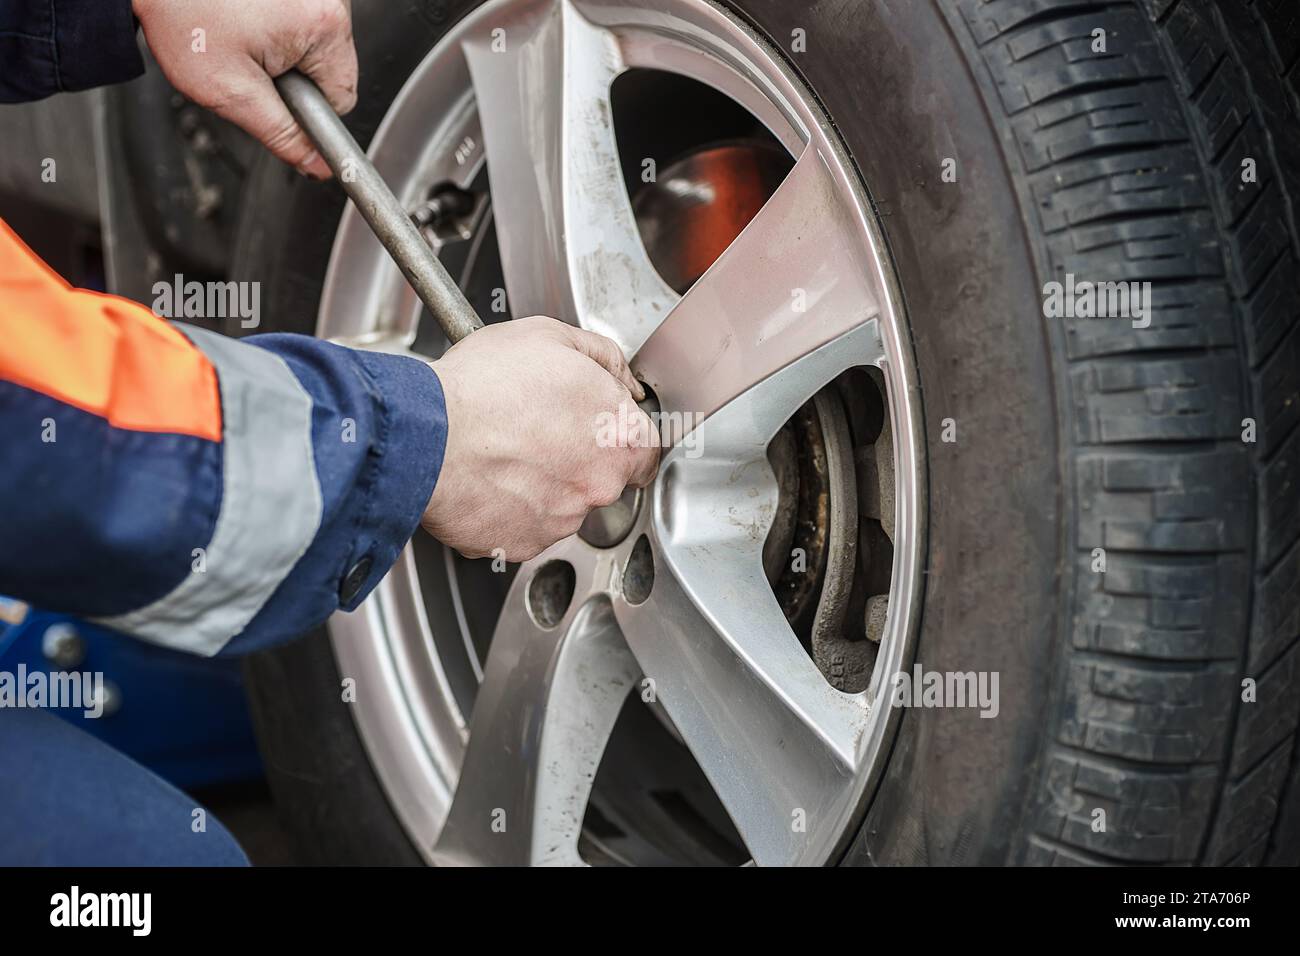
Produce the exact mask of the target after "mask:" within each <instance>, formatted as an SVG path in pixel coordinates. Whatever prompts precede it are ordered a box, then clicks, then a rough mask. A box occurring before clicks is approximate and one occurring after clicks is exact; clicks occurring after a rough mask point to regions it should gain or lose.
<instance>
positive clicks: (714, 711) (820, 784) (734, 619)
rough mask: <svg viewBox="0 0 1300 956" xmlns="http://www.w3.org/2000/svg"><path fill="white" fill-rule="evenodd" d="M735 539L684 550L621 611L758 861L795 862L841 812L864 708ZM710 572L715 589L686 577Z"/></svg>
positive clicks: (649, 673)
mask: <svg viewBox="0 0 1300 956" xmlns="http://www.w3.org/2000/svg"><path fill="white" fill-rule="evenodd" d="M737 544H738V542H737V540H736V538H733V539H732V540H730V541H728V542H726V543H723V542H720V541H717V540H713V541H710V542H709V544H708V550H707V552H706V551H704V550H699V551H692V550H691V549H689V548H688V549H684V550H682V551H679V552H677V553H676V554H674V555H673V556H672V557H670V558H667V560H666V562H665V563H666V564H667V565H668V566H667V567H663V568H661V569H659V570H658V571H657V572H656V580H655V585H654V592H653V593H652V595H651V597H650V598H649V599H648V600H647V601H646V603H644V604H642V605H640V606H637V607H632V606H630V605H620V604H616V605H615V607H616V613H617V614H618V619H619V623H620V624H621V625H622V627H623V631H624V633H626V634H627V635H628V643H629V645H630V646H631V647H632V650H633V653H634V654H635V655H636V658H637V661H638V663H639V664H640V665H641V668H642V670H643V671H644V673H645V676H646V677H647V678H649V679H650V680H652V681H653V682H654V684H653V686H654V688H655V693H656V694H657V696H658V698H659V700H660V701H662V703H663V706H664V709H665V710H666V711H667V712H668V714H669V716H670V717H671V718H672V720H673V722H674V724H675V725H676V727H677V729H678V731H679V733H680V734H681V736H682V738H683V740H685V742H686V744H687V746H688V747H689V748H690V750H691V752H692V753H693V754H694V756H695V758H696V760H697V762H698V763H699V764H700V767H701V768H702V769H703V770H704V772H705V774H706V775H707V776H708V778H709V780H710V781H711V782H712V784H713V786H714V789H715V790H716V791H717V793H718V796H719V797H720V798H721V800H722V802H723V804H724V806H726V808H727V811H728V813H729V814H730V815H731V818H732V820H733V821H734V823H735V824H736V828H737V829H738V830H739V832H740V834H741V836H742V837H743V839H744V841H745V845H746V846H747V847H748V848H749V851H750V853H751V854H752V855H753V857H754V859H755V860H756V861H757V862H758V863H760V864H778V863H790V862H792V861H797V860H800V859H804V858H808V857H810V856H813V855H815V854H816V853H817V852H818V850H819V849H820V848H821V844H822V842H824V841H825V840H826V839H827V834H826V833H825V831H823V830H821V829H819V826H818V825H819V823H821V822H822V821H826V820H829V819H831V817H832V815H833V814H832V810H833V807H834V805H835V802H836V799H837V798H838V796H839V795H840V793H841V791H842V789H843V787H844V785H845V784H846V783H847V782H848V781H849V780H850V779H851V778H852V771H853V769H854V766H855V759H854V743H855V740H856V733H857V728H858V727H859V725H860V723H861V721H862V720H863V719H864V718H865V705H863V704H862V703H860V702H859V701H856V700H853V699H850V698H847V697H845V696H844V695H841V694H839V693H837V692H836V691H835V690H833V689H832V688H831V686H830V685H829V684H828V683H827V682H826V680H825V678H823V677H822V675H821V674H820V673H819V672H818V670H817V668H816V667H815V666H814V665H813V663H812V661H811V659H810V658H809V657H808V655H807V654H806V653H805V652H804V650H803V649H802V648H801V647H800V646H799V644H798V641H797V640H796V639H795V636H794V634H793V633H792V632H791V630H790V627H789V625H788V624H787V623H786V621H785V618H784V616H783V615H782V613H781V610H780V608H779V607H778V606H777V604H776V599H775V597H774V596H773V594H772V589H771V587H770V586H769V585H768V583H767V580H766V579H765V578H764V577H763V576H762V573H761V569H759V565H758V561H759V560H760V558H759V556H758V555H757V554H755V553H753V550H752V549H749V548H741V547H737ZM728 551H731V552H733V553H732V554H729V555H725V557H724V554H725V552H728ZM741 557H744V558H746V559H751V560H747V561H746V562H745V563H744V564H743V565H742V566H741V567H743V570H742V569H741V567H736V566H733V564H732V562H733V561H735V560H736V559H738V558H741ZM720 561H726V564H727V566H726V567H725V568H724V567H720V566H719V562H720ZM751 566H752V568H753V570H749V569H750V567H751ZM702 573H703V574H710V573H711V574H712V575H713V577H712V580H711V581H710V583H709V584H708V585H707V586H708V587H709V588H710V589H711V590H710V592H708V593H700V592H692V591H691V590H690V589H688V587H687V586H686V585H685V584H683V582H684V581H704V580H706V578H704V577H701V576H700V575H701V574H702Z"/></svg>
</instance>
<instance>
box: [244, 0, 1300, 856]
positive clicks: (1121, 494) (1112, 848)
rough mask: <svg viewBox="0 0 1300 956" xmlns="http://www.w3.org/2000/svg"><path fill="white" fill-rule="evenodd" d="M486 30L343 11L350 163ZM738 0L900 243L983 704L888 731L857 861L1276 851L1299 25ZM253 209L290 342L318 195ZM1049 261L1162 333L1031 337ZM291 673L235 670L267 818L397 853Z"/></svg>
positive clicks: (1295, 392) (346, 849)
mask: <svg viewBox="0 0 1300 956" xmlns="http://www.w3.org/2000/svg"><path fill="white" fill-rule="evenodd" d="M475 5H476V4H475V3H472V2H449V3H425V4H403V5H391V4H382V3H380V2H369V3H368V2H358V3H357V4H356V15H357V21H358V28H357V33H358V39H359V43H360V47H361V62H362V76H363V80H364V90H363V94H362V96H361V103H362V106H361V108H360V110H359V112H358V114H357V115H356V116H354V117H352V118H351V119H350V124H351V125H352V126H353V128H354V130H356V131H357V132H358V133H359V134H360V135H361V136H362V138H363V139H364V138H366V137H368V136H369V134H370V133H371V132H372V131H373V129H374V127H375V125H376V124H377V122H378V120H379V118H380V116H381V115H382V114H383V112H384V110H385V109H386V107H387V105H388V103H389V101H390V100H391V98H392V97H393V95H394V94H395V93H396V90H397V89H398V87H399V86H400V84H401V82H402V81H403V79H404V78H405V76H406V75H407V73H408V72H409V70H410V69H411V68H412V67H413V66H414V64H415V62H417V61H418V59H419V57H420V56H422V55H423V53H424V52H425V51H427V49H429V47H430V46H431V45H432V43H433V42H434V41H435V40H436V38H437V36H438V35H439V34H440V33H441V32H442V31H443V30H444V29H445V28H446V27H447V26H448V25H449V24H450V23H451V22H452V21H453V20H454V19H456V18H458V17H459V16H461V15H462V14H464V13H465V12H467V11H468V9H470V8H472V7H473V6H475ZM728 6H730V7H731V8H732V9H734V10H735V11H736V12H737V13H738V14H740V15H741V16H743V17H745V18H747V19H748V20H749V21H750V22H751V24H752V25H753V26H754V27H755V28H756V30H757V31H758V32H759V33H761V34H764V35H766V36H767V37H768V38H769V39H770V40H771V42H772V43H773V44H774V45H775V46H777V47H779V48H781V49H784V50H786V51H787V56H788V59H789V61H790V62H791V64H792V65H793V66H794V68H795V69H796V70H797V71H799V72H800V73H801V75H802V76H803V77H804V79H805V80H806V82H807V83H808V85H809V86H810V87H811V88H812V89H813V90H814V91H815V92H816V94H817V95H818V96H819V97H820V98H821V100H822V101H823V102H824V103H825V105H826V107H827V111H828V112H829V114H830V115H831V116H832V117H833V119H834V121H835V124H836V126H837V128H838V130H839V132H840V134H841V135H842V137H843V139H844V141H845V143H846V145H847V147H848V149H849V151H850V153H851V155H852V156H853V158H854V160H855V161H856V163H857V164H858V167H859V169H860V171H861V173H862V178H863V181H864V182H865V183H866V185H867V187H868V190H869V192H870V194H871V196H872V199H873V202H874V203H875V206H876V208H877V210H878V212H879V214H880V221H881V223H882V226H883V229H884V232H885V235H886V237H887V239H888V242H889V247H890V252H891V255H892V259H893V265H894V267H895V269H896V272H897V275H898V278H899V281H900V284H901V288H902V293H903V298H904V302H905V306H906V310H907V314H908V319H909V322H910V324H911V328H912V335H913V341H914V345H915V352H916V363H917V369H918V373H919V378H920V382H921V386H922V391H923V402H924V414H925V424H926V429H927V448H928V458H929V463H928V469H929V510H928V522H929V539H928V555H927V562H926V567H927V574H926V592H925V598H924V605H923V614H922V620H921V633H920V638H919V642H918V649H917V660H918V661H919V662H920V663H921V664H922V665H923V666H924V667H925V669H927V670H937V671H961V672H965V671H972V670H974V671H996V672H998V674H999V680H1000V713H999V716H998V717H997V718H996V719H992V720H984V719H981V718H980V717H979V716H978V714H977V713H976V712H975V711H974V710H958V709H925V710H923V709H910V710H907V711H905V713H904V714H903V717H902V720H901V721H900V726H899V731H898V735H897V738H896V740H895V742H894V745H893V749H892V752H891V754H890V757H889V763H888V766H887V769H886V772H885V775H884V777H883V779H882V781H881V783H880V785H879V787H878V789H877V791H876V792H875V793H874V794H873V795H872V797H871V800H870V803H869V806H868V809H867V812H866V816H865V819H864V822H863V825H862V828H861V830H860V832H859V833H858V834H857V835H856V837H855V838H854V839H853V840H852V841H851V845H849V847H848V849H847V852H846V854H845V860H846V862H848V863H855V864H860V863H867V862H874V863H978V864H1002V863H1101V864H1105V863H1148V864H1150V863H1202V864H1229V863H1277V864H1284V863H1290V864H1295V863H1296V862H1300V786H1298V781H1297V772H1298V770H1297V767H1298V765H1300V761H1297V760H1296V740H1297V735H1296V726H1297V720H1298V719H1300V687H1297V682H1298V681H1300V652H1297V650H1296V647H1297V636H1298V635H1300V548H1298V547H1297V540H1298V538H1300V493H1298V492H1297V474H1298V473H1300V432H1298V431H1297V429H1296V423H1297V419H1298V418H1300V322H1298V321H1297V318H1298V317H1300V286H1298V285H1297V282H1298V279H1297V268H1296V265H1297V258H1300V232H1298V231H1297V221H1298V216H1297V213H1298V212H1300V210H1297V203H1296V196H1297V194H1298V193H1300V178H1298V177H1300V116H1298V115H1297V104H1300V70H1297V69H1294V67H1295V64H1296V62H1297V58H1298V57H1300V17H1297V11H1296V7H1295V5H1294V4H1292V3H1290V2H1288V0H1254V2H1247V0H1219V2H1216V0H1134V2H1132V3H1123V2H1111V3H1099V2H1087V0H925V2H919V0H918V2H915V3H906V4H886V3H879V2H872V0H856V2H847V3H838V4H817V5H813V6H811V7H806V6H804V5H797V4H790V3H788V2H787V0H734V2H729V3H728ZM381 8H382V16H380V15H379V13H380V11H381ZM1097 29H1100V30H1102V31H1103V32H1104V37H1105V42H1106V52H1105V53H1104V54H1097V53H1093V52H1092V49H1091V42H1092V40H1093V31H1094V30H1097ZM797 30H798V31H804V35H805V36H806V51H801V52H795V51H794V50H793V49H792V43H791V38H792V37H793V36H794V35H795V31H797ZM945 159H954V160H956V170H957V181H956V182H955V183H950V182H944V181H942V178H941V170H942V169H943V162H944V160H945ZM1245 159H1252V160H1254V162H1255V169H1256V181H1255V182H1253V183H1246V182H1243V181H1242V175H1241V173H1242V169H1243V166H1242V162H1243V160H1245ZM247 205H248V209H249V214H248V216H247V218H246V223H245V227H244V229H243V239H242V242H241V245H240V253H239V254H240V261H241V263H242V264H243V267H242V268H243V272H244V274H243V275H242V276H240V277H242V278H260V279H261V280H262V281H263V283H264V287H265V292H264V295H265V296H266V298H265V301H266V303H267V305H266V308H265V309H264V311H265V313H266V314H267V315H271V316H275V317H277V323H278V325H279V327H280V328H285V329H290V330H294V331H310V330H311V327H312V325H313V323H314V317H315V311H316V301H317V297H318V293H319V288H320V284H321V280H322V278H323V273H324V269H325V263H326V260H327V258H328V253H329V247H330V245H331V242H332V238H333V227H334V224H335V223H336V222H337V218H338V213H339V209H340V203H339V200H338V198H337V196H336V195H335V194H333V193H331V192H330V191H329V190H327V189H321V188H320V187H316V186H312V185H310V184H307V183H304V182H301V181H298V180H297V178H296V177H295V176H294V175H293V174H292V173H287V172H283V171H281V170H279V169H277V168H275V167H274V166H273V165H271V164H266V165H264V166H263V167H262V168H261V169H260V170H259V172H258V173H257V174H256V175H255V177H254V180H253V182H252V184H251V185H250V188H249V195H248V200H247ZM1066 273H1074V274H1076V275H1077V276H1079V278H1080V279H1090V280H1094V281H1105V280H1124V281H1138V282H1141V281H1150V282H1151V283H1152V284H1153V289H1154V303H1155V308H1154V310H1153V313H1152V321H1151V325H1150V327H1149V328H1146V329H1142V330H1137V329H1133V328H1132V327H1131V325H1129V324H1128V323H1126V322H1123V321H1119V320H1095V319H1045V318H1044V313H1043V308H1042V301H1043V296H1044V286H1045V284H1046V283H1047V282H1049V281H1052V280H1054V279H1061V278H1062V277H1063V275H1064V274H1066ZM1246 419H1251V420H1253V421H1254V422H1255V440H1254V441H1253V442H1247V441H1244V440H1243V421H1244V420H1246ZM948 420H951V425H952V426H953V427H954V428H955V437H956V440H955V441H945V440H943V439H944V437H945V431H949V429H946V428H945V425H947V424H949V422H948ZM1097 548H1102V549H1104V552H1105V561H1106V570H1105V572H1104V573H1097V572H1094V571H1093V570H1092V568H1093V553H1094V549H1097ZM295 662H298V663H295ZM303 667H306V668H308V669H309V670H310V671H311V673H313V674H315V673H317V672H325V671H328V672H330V674H331V675H332V677H333V678H335V679H336V678H337V670H336V669H333V661H332V656H331V653H330V649H329V646H328V644H327V643H325V642H324V640H323V639H321V638H320V637H314V638H311V639H310V640H309V641H308V642H306V643H303V644H300V645H297V646H295V647H292V648H289V649H287V650H284V651H280V652H276V653H273V654H268V655H264V656H262V657H261V658H260V659H257V660H253V661H251V662H250V664H249V676H250V683H251V684H252V686H253V688H254V700H255V705H256V706H255V713H256V719H257V723H258V725H259V729H260V733H261V739H262V743H263V747H264V749H265V753H266V757H267V763H268V767H269V769H270V774H271V782H272V786H273V788H274V789H275V791H276V793H277V795H278V797H280V798H281V799H282V800H283V802H284V805H285V807H286V810H287V813H286V819H287V821H288V822H289V824H290V826H291V827H293V828H294V829H295V830H296V831H297V832H298V833H299V834H300V836H302V837H303V840H304V842H305V845H308V846H311V847H314V848H315V850H316V853H315V855H314V856H313V857H312V858H313V859H340V860H343V859H346V860H348V861H350V862H382V861H389V860H393V859H402V860H409V859H410V858H411V855H410V854H409V852H404V850H405V851H410V847H409V845H408V846H406V847H404V848H403V847H402V845H401V843H402V841H401V839H400V837H401V831H400V827H398V826H397V824H396V821H395V820H394V819H393V818H392V815H391V812H390V811H389V810H388V808H387V806H386V804H384V803H383V798H382V795H381V794H380V791H379V789H378V786H377V784H376V783H375V781H374V778H373V774H372V773H371V771H370V769H369V766H368V764H367V763H366V760H365V755H364V750H363V749H362V748H361V746H360V742H359V740H358V738H357V736H356V733H355V731H354V729H353V728H352V726H351V724H350V721H349V720H348V719H347V718H346V715H343V716H340V714H341V713H342V712H343V711H344V707H343V706H342V705H341V704H340V703H339V702H338V694H337V693H335V692H334V688H337V686H338V684H337V682H335V683H332V684H329V685H328V692H327V693H324V692H323V693H319V694H313V695H311V697H312V699H310V700H308V699H305V698H304V697H302V696H294V695H293V694H290V693H288V692H287V691H286V689H285V683H284V682H285V681H286V680H288V675H289V674H295V673H298V672H299V671H300V670H301V669H302V668H303ZM1247 679H1249V680H1251V681H1253V682H1254V686H1255V700H1254V701H1253V702H1244V701H1243V681H1246V680H1247ZM303 693H306V692H303ZM317 697H319V699H316V698H317ZM322 728H323V729H322ZM343 778H346V781H347V782H346V784H344V783H342V782H341V781H342V780H343ZM1096 810H1102V811H1104V821H1105V825H1104V829H1101V830H1099V829H1097V828H1096V827H1095V822H1096V821H1097V820H1098V819H1099V817H1098V816H1097V815H1096V814H1095V811H1096Z"/></svg>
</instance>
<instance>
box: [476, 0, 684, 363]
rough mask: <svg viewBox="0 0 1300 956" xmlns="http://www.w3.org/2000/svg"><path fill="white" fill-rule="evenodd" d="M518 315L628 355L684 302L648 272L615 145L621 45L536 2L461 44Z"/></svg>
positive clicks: (572, 14)
mask: <svg viewBox="0 0 1300 956" xmlns="http://www.w3.org/2000/svg"><path fill="white" fill-rule="evenodd" d="M464 50H465V55H466V59H467V60H468V62H469V67H470V73H471V76H472V77H473V82H474V91H475V95H476V97H477V99H478V108H479V115H480V117H481V118H482V123H483V135H484V143H485V146H486V150H487V158H488V176H489V179H490V180H491V184H492V198H493V208H494V210H495V217H496V227H497V236H498V241H499V243H500V247H501V258H502V265H503V267H504V270H505V277H506V289H507V292H508V293H509V298H510V305H511V311H512V313H513V314H514V315H515V316H523V315H533V314H542V315H551V316H554V317H556V318H559V319H563V320H564V321H566V322H572V323H574V324H577V325H581V326H582V327H583V328H588V329H592V330H594V331H596V332H601V333H603V334H605V335H608V336H610V337H611V338H613V339H615V340H616V341H617V342H618V343H619V344H620V345H622V346H623V348H624V350H625V352H626V353H627V354H629V355H631V354H633V353H634V352H635V351H636V350H637V349H638V348H639V347H640V346H641V344H642V343H643V342H644V341H645V339H646V337H647V336H649V334H650V333H651V332H653V331H654V329H655V328H656V327H657V326H658V325H659V323H660V322H661V321H662V320H663V318H664V316H666V315H667V314H668V312H669V310H670V309H671V308H672V307H673V305H674V304H675V303H676V301H677V295H676V294H675V293H674V292H673V291H672V290H671V289H670V288H669V287H668V286H667V285H666V284H665V283H664V281H663V280H662V279H661V278H660V277H659V274H658V273H657V272H656V271H655V269H654V267H653V266H652V265H651V264H650V260H649V258H648V256H647V255H646V251H645V247H644V245H643V244H642V242H641V236H640V233H639V232H638V230H637V225H636V219H635V217H634V216H633V214H632V207H631V203H630V201H629V199H628V195H627V188H626V186H625V185H624V182H623V174H622V167H621V164H620V160H619V154H618V147H617V144H616V142H615V138H614V126H613V114H612V108H611V105H610V84H611V83H612V82H613V80H614V78H615V77H617V76H618V75H619V73H621V72H622V71H623V69H624V66H623V60H622V54H621V52H620V50H619V46H618V42H617V40H616V39H615V37H614V36H613V34H611V33H609V32H608V31H606V30H603V29H601V28H599V27H596V26H594V25H593V24H591V23H590V22H589V21H587V20H586V19H585V18H584V17H583V16H582V15H581V14H580V13H578V12H577V10H576V9H575V8H574V7H573V5H572V4H571V3H570V2H569V0H537V2H534V3H532V4H529V5H527V6H525V7H524V8H523V9H522V11H521V12H519V13H511V14H510V15H509V16H508V17H503V18H501V19H500V20H493V21H491V22H490V23H485V24H484V26H483V27H482V29H481V30H479V31H478V32H477V34H476V35H475V36H474V37H472V38H471V39H469V40H467V41H466V42H465V43H464Z"/></svg>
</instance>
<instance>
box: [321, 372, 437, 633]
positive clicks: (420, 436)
mask: <svg viewBox="0 0 1300 956" xmlns="http://www.w3.org/2000/svg"><path fill="white" fill-rule="evenodd" d="M357 362H358V364H359V365H360V367H361V369H362V371H363V373H364V374H365V375H366V376H368V377H369V378H370V380H371V382H372V384H373V385H374V386H375V392H376V394H378V395H379V396H380V403H381V413H380V423H379V435H378V438H377V441H376V442H375V443H374V445H373V446H372V454H375V455H377V456H378V458H379V461H378V462H377V464H378V468H377V469H376V471H375V475H376V477H375V481H374V483H373V484H372V485H371V486H370V489H369V494H368V496H367V503H366V505H365V509H366V514H365V515H364V516H363V517H362V519H361V521H360V527H361V528H364V529H365V532H364V534H362V536H360V537H359V538H357V539H356V540H355V541H354V543H353V547H352V556H351V559H350V561H349V563H348V568H349V570H348V573H347V574H346V575H345V576H344V578H343V580H342V581H341V582H340V584H339V605H340V607H342V608H343V609H344V610H347V611H351V610H353V609H355V608H356V607H357V605H359V604H360V603H361V602H362V601H363V600H364V599H365V598H366V596H367V595H368V594H369V593H370V592H371V590H373V589H374V587H375V585H377V584H378V583H379V581H380V580H381V579H382V578H383V576H384V575H385V574H387V573H388V569H389V568H390V567H392V565H393V564H394V562H396V560H397V557H398V555H399V554H400V552H401V550H402V548H404V547H405V546H406V543H407V542H408V541H410V539H411V536H412V535H414V534H415V532H416V529H417V528H419V525H420V518H421V516H422V515H423V514H424V510H425V508H426V507H427V505H428V503H429V498H430V497H431V496H432V495H433V489H434V486H435V485H436V484H437V481H438V474H439V473H440V472H441V470H442V460H443V455H444V454H445V452H446V450H447V406H446V400H445V398H444V397H443V393H442V383H441V382H440V381H439V380H438V375H437V373H436V372H434V370H433V369H432V368H431V367H430V366H429V365H428V364H427V363H425V362H422V361H420V360H418V359H412V358H407V357H405V356H398V355H385V354H382V353H378V352H358V353H357ZM378 383H382V389H381V388H380V387H379V385H378Z"/></svg>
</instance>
